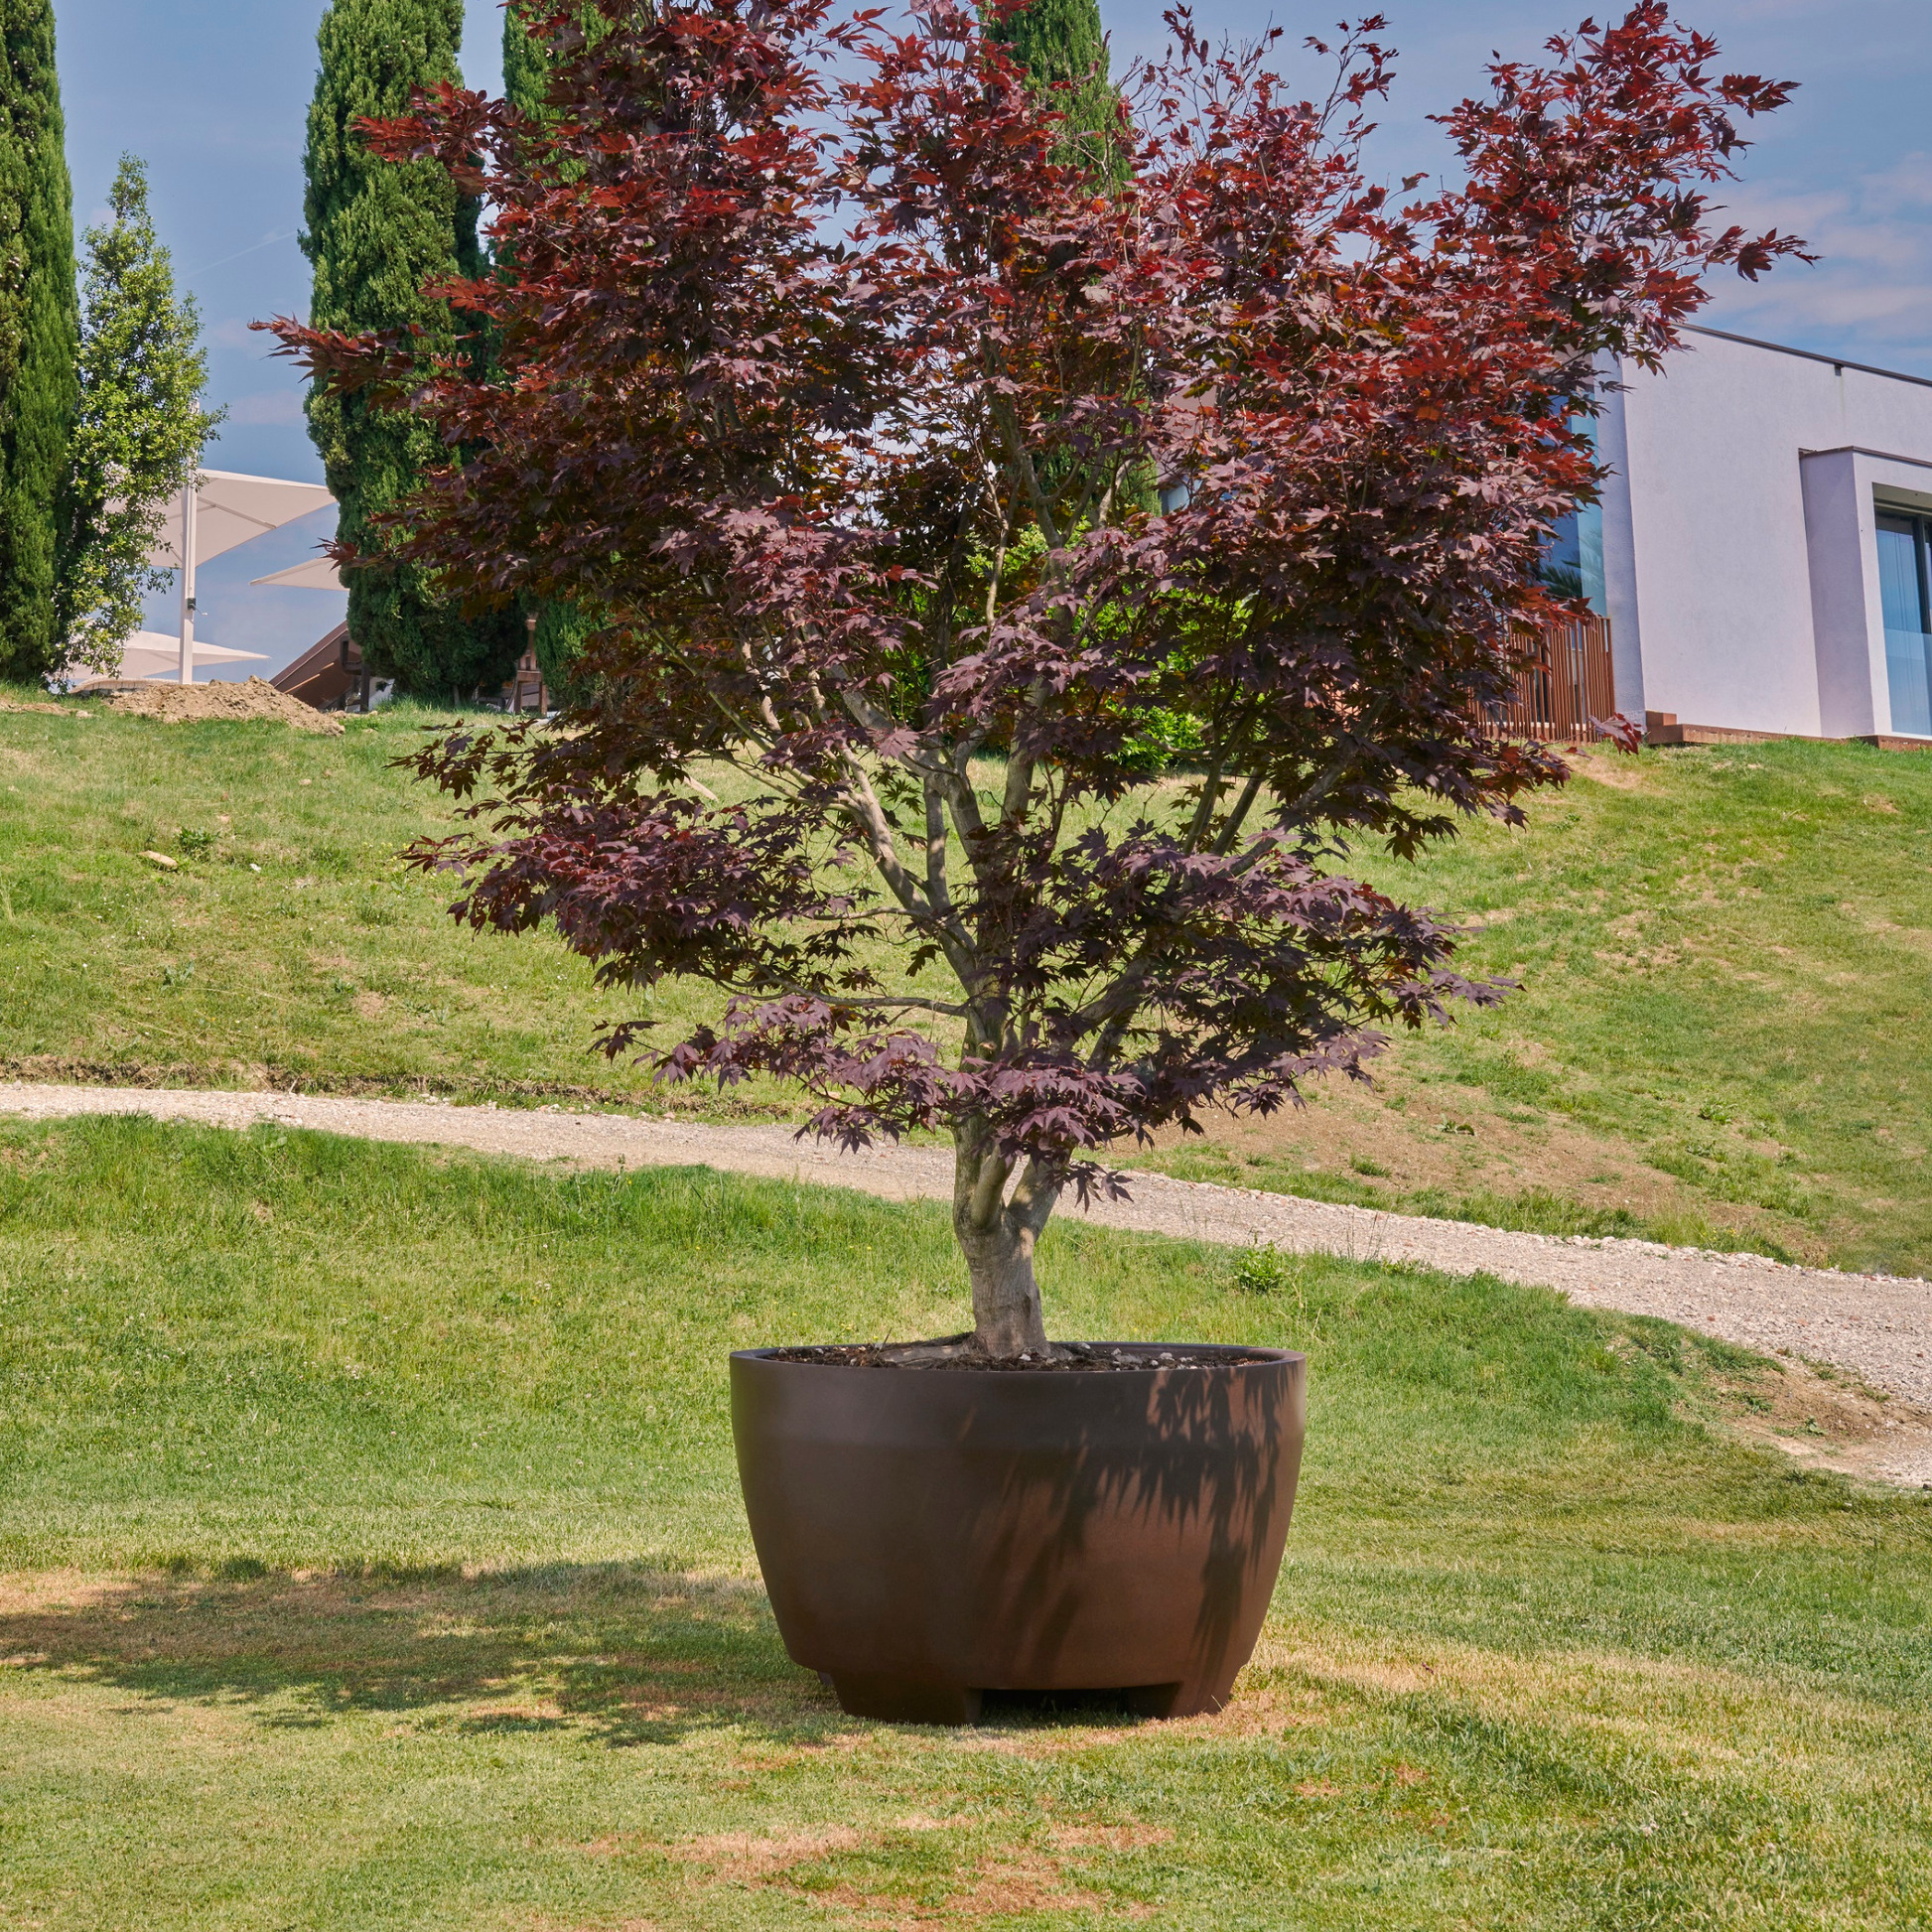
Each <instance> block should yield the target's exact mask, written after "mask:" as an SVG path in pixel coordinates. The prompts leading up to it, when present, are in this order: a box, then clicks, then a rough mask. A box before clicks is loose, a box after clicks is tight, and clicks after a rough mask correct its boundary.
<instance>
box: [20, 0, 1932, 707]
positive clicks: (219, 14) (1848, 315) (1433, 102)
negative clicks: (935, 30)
mask: <svg viewBox="0 0 1932 1932" xmlns="http://www.w3.org/2000/svg"><path fill="white" fill-rule="evenodd" d="M467 4H468V27H467V31H466V37H465V43H464V72H465V76H466V78H467V79H468V80H469V82H470V84H472V85H473V86H475V85H481V86H484V87H487V88H489V89H491V90H492V91H493V90H494V89H495V88H496V87H497V85H498V84H499V65H498V48H499V42H500V35H501V14H500V12H499V10H498V7H497V5H496V4H495V0H467ZM1101 5H1102V12H1103V15H1104V17H1105V19H1106V23H1107V26H1108V28H1109V30H1110V32H1111V34H1112V36H1113V42H1114V48H1115V68H1116V71H1119V70H1120V69H1121V68H1122V67H1123V66H1124V64H1125V63H1126V62H1127V61H1128V60H1130V59H1132V58H1133V57H1135V56H1137V55H1144V54H1148V53H1152V52H1154V51H1155V50H1156V49H1157V48H1158V46H1159V45H1160V43H1161V41H1162V39H1163V37H1164V30H1163V28H1162V24H1161V11H1162V10H1161V6H1160V5H1159V4H1155V3H1154V0H1101ZM1580 6H1581V0H1570V4H1569V6H1567V7H1566V6H1565V5H1563V4H1561V0H1391V3H1390V4H1388V5H1387V7H1386V11H1387V13H1388V16H1389V28H1388V31H1387V34H1386V35H1385V36H1384V38H1385V39H1387V40H1388V41H1390V42H1391V43H1392V44H1393V45H1394V46H1396V47H1397V48H1399V49H1400V50H1402V57H1403V58H1402V59H1401V61H1400V63H1399V66H1398V72H1397V85H1396V91H1395V95H1394V97H1393V99H1392V100H1391V102H1390V103H1389V105H1388V107H1387V109H1386V111H1385V112H1384V113H1383V115H1382V116H1381V119H1382V123H1383V126H1382V131H1381V132H1380V134H1379V135H1378V136H1377V139H1376V143H1375V146H1374V149H1373V151H1372V152H1373V155H1374V158H1375V161H1376V165H1377V166H1378V168H1379V170H1380V171H1381V172H1382V173H1384V174H1386V175H1388V176H1395V175H1399V174H1402V173H1405V172H1410V171H1413V170H1416V169H1422V168H1432V167H1435V166H1438V165H1440V164H1441V161H1442V158H1443V157H1442V150H1441V148H1440V146H1439V145H1438V141H1437V137H1436V135H1435V132H1434V130H1433V129H1432V128H1431V127H1430V126H1429V124H1428V120H1427V116H1428V115H1429V114H1430V113H1432V112H1435V111H1438V110H1440V109H1441V108H1442V107H1444V106H1445V105H1447V104H1448V103H1449V102H1450V101H1452V100H1453V99H1455V98H1456V97H1457V96H1459V95H1461V94H1463V93H1466V92H1468V91H1471V90H1472V89H1473V88H1474V87H1475V86H1476V85H1478V84H1479V82H1480V78H1481V69H1482V66H1483V63H1484V62H1485V61H1486V60H1487V59H1488V58H1489V56H1490V53H1491V52H1492V50H1493V51H1496V52H1499V53H1501V54H1502V55H1504V56H1505V57H1509V58H1522V57H1530V56H1533V55H1534V53H1535V51H1536V49H1537V47H1538V46H1539V44H1540V43H1541V41H1542V40H1543V39H1544V37H1545V36H1546V35H1548V34H1550V33H1552V32H1555V31H1558V30H1560V29H1562V28H1565V27H1567V26H1572V25H1574V24H1575V22H1576V20H1577V19H1578V18H1579V17H1580V12H1579V11H1578V10H1579V8H1580ZM324 11H325V4H324V0H56V12H57V15H58V21H59V32H60V57H61V77H62V88H63V93H64V99H65V103H66V108H67V120H68V157H69V165H70V167H71V170H72V174H73V189H74V207H75V213H76V216H77V218H78V220H79V221H80V223H81V224H82V225H84V224H85V223H86V222H87V221H88V220H89V219H90V218H93V216H94V215H95V214H96V212H97V211H98V210H99V208H100V207H101V205H102V203H103V201H104V198H105V195H106V192H107V187H108V184H109V182H110V181H111V180H112V177H113V173H114V166H115V161H116V158H117V157H118V156H119V154H120V153H121V151H122V150H123V149H131V150H132V151H133V152H134V153H136V154H139V155H140V156H141V157H142V158H143V159H144V160H145V161H146V162H147V164H148V168H149V173H150V178H151V181H152V185H153V202H154V209H155V215H156V220H157V223H158V225H159V227H160V230H161V233H162V237H163V239H164V240H166V241H167V243H168V244H169V245H170V247H171V248H172V249H173V251H174V257H175V264H176V267H177V270H178V271H179V273H180V276H181V279H182V280H183V281H184V282H185V283H186V285H187V286H189V287H191V288H193V289H194V291H195V293H196V295H197V296H198V297H199V298H200V301H201V304H202V311H203V317H204V321H205V323H206V326H207V335H208V346H209V388H210V394H211V398H212V400H214V401H217V402H220V403H223V404H225V405H226V406H227V408H228V411H229V420H228V423H227V424H226V426H225V427H224V428H223V430H222V433H221V440H220V442H219V443H218V444H217V445H215V446H214V448H213V449H212V450H211V451H210V453H209V459H208V460H209V462H210V463H211V464H212V465H213V466H215V467H217V468H220V469H224V470H244V471H252V472H256V473H259V474H263V475H270V476H283V477H297V478H303V479H319V478H320V475H321V470H320V466H319V464H318V463H317V461H316V457H315V453H314V451H313V450H312V448H311V447H310V444H309V440H308V436H307V434H306V433H305V431H304V429H303V425H302V418H301V411H300V406H299V398H300V384H299V381H298V380H297V378H296V376H295V374H294V372H293V371H292V370H290V369H289V368H288V367H287V365H286V364H282V363H278V362H273V361H269V360H267V359H265V348H266V345H265V343H264V340H263V338H261V337H260V336H252V335H250V333H249V331H248V328H247V325H248V322H249V321H250V319H252V318H254V317H257V316H269V315H273V314H275V313H277V312H280V311H293V312H296V313H300V312H301V311H302V310H303V308H304V305H305V303H306V300H307V294H308V273H307V264H306V263H305V262H304V261H303V259H302V255H301V251H300V250H299V249H298V248H297V246H296V243H295V239H294V236H295V231H296V229H297V227H298V226H299V225H300V222H301V218H302V135H303V115H304V112H305V110H306V107H307V104H308V99H309V95H310V91H311V89H312V87H313V85H314V80H315V33H316V25H317V23H318V22H319V21H320V19H321V18H322V15H323V13H324ZM1341 11H1342V10H1341V9H1340V8H1337V7H1335V6H1333V5H1321V6H1316V7H1283V6H1280V5H1275V6H1270V5H1266V4H1259V3H1258V0H1197V4H1196V7H1195V17H1196V21H1197V23H1198V24H1199V25H1200V26H1201V27H1203V28H1206V29H1209V30H1217V29H1218V30H1224V31H1226V32H1228V33H1230V34H1233V35H1236V36H1245V35H1251V34H1254V33H1256V32H1258V31H1259V30H1260V29H1261V28H1262V27H1264V26H1265V25H1267V24H1268V23H1269V22H1270V21H1273V22H1274V23H1276V24H1279V25H1282V26H1284V27H1286V28H1287V29H1288V42H1287V44H1288V45H1293V44H1294V43H1295V42H1297V41H1298V40H1299V38H1300V37H1301V36H1302V35H1303V34H1306V33H1311V32H1320V31H1322V30H1324V29H1326V28H1328V27H1329V26H1330V24H1331V22H1332V20H1333V19H1334V18H1337V17H1339V14H1340V12H1341ZM1680 12H1681V15H1682V18H1683V19H1684V20H1685V21H1686V22H1687V23H1688V24H1690V25H1692V26H1695V27H1697V28H1699V29H1701V30H1703V31H1705V32H1707V33H1711V34H1714V35H1715V36H1717V38H1718V40H1719V41H1720V43H1721V44H1722V46H1723V48H1724V60H1723V66H1724V67H1725V69H1741V70H1745V71H1752V72H1759V73H1766V74H1772V75H1776V76H1778V77H1781V78H1785V79H1794V80H1797V81H1799V82H1801V83H1802V84H1801V85H1800V87H1799V90H1798V93H1797V96H1796V98H1795V99H1794V101H1793V103H1792V105H1791V106H1790V107H1789V108H1788V109H1786V110H1785V111H1784V112H1783V113H1781V114H1779V115H1777V116H1775V117H1773V118H1772V119H1771V120H1769V121H1767V122H1765V123H1763V124H1762V126H1761V128H1760V129H1759V144H1758V145H1757V146H1756V147H1754V148H1752V149H1751V150H1750V152H1749V153H1748V154H1747V155H1746V156H1745V157H1744V166H1743V176H1744V178H1743V180H1742V181H1741V182H1740V183H1739V184H1738V185H1737V186H1736V188H1735V189H1734V190H1733V191H1732V192H1731V193H1730V194H1729V196H1728V198H1727V199H1728V201H1729V203H1730V204H1731V206H1732V207H1734V208H1735V210H1736V215H1735V218H1737V219H1740V220H1744V221H1747V222H1750V223H1752V224H1754V225H1757V226H1769V225H1771V224H1773V223H1775V224H1776V225H1777V226H1779V227H1783V228H1791V229H1795V230H1797V231H1798V232H1799V233H1801V234H1803V235H1805V236H1807V237H1808V238H1809V239H1810V241H1811V242H1812V243H1813V245H1814V246H1815V247H1816V248H1817V249H1818V251H1819V252H1820V253H1821V254H1822V256H1823V257H1824V259H1823V260H1822V261H1821V262H1820V263H1819V265H1818V266H1817V267H1815V268H1809V269H1808V268H1805V267H1802V266H1793V267H1784V268H1780V269H1778V270H1777V271H1776V272H1775V273H1774V274H1772V275H1771V276H1770V277H1768V278H1767V279H1766V280H1765V281H1764V282H1763V283H1762V284H1760V285H1758V286H1756V287H1752V286H1751V285H1750V284H1748V283H1739V282H1737V281H1736V280H1735V279H1734V278H1732V279H1730V280H1728V281H1726V282H1725V283H1723V284H1721V285H1720V286H1719V288H1718V292H1717V300H1716V301H1715V302H1714V303H1713V305H1712V307H1711V308H1710V309H1709V310H1707V311H1706V313H1705V315H1704V317H1703V320H1704V321H1706V322H1709V323H1711V324H1712V325H1713V326H1715V327H1718V328H1724V329H1731V330H1735V331H1737V332H1738V333H1740V334H1743V335H1751V336H1760V337H1764V338H1767V339H1769V340H1771V341H1775V342H1782V343H1789V344H1792V345H1796V346H1798V347H1803V348H1813V349H1820V350H1825V351H1828V352H1831V353H1835V354H1840V355H1844V356H1846V357H1848V358H1849V359H1852V360H1856V361H1864V362H1872V363H1876V364H1878V365H1879V366H1881V367H1886V368H1896V369H1904V370H1908V371H1911V372H1913V373H1915V374H1920V375H1927V376H1932V15H1928V14H1927V12H1926V10H1925V7H1924V0H1860V4H1858V5H1847V4H1845V0H1684V3H1683V5H1682V7H1681V9H1680ZM1290 58H1291V59H1293V58H1299V57H1290ZM318 523H320V524H321V526H322V527H320V528H318V527H317V525H318ZM328 533H329V531H328V525H327V516H326V514H325V516H324V517H323V518H321V519H317V518H311V519H308V520H307V522H305V523H304V524H301V525H295V526H292V527H291V528H290V529H288V530H285V531H282V532H279V533H277V534H276V535H275V536H272V537H266V538H262V539H260V540H258V541H257V542H255V543H253V544H250V545H247V546H246V547H245V548H243V549H242V550H240V551H236V552H232V553H230V555H229V556H228V557H225V558H221V559H217V560H216V561H215V562H214V563H213V564H212V565H210V566H208V567H207V570H206V571H205V572H204V574H203V580H202V583H201V585H200V586H199V587H198V588H199V590H200V592H201V595H202V601H203V618H202V623H201V630H202V634H204V635H205V636H207V637H209V638H212V639H213V640H214V641H215V642H217V643H223V644H231V645H234V646H237V647H239V648H243V649H255V650H264V651H266V652H268V653H269V664H268V665H266V666H263V667H262V668H264V669H268V668H272V667H273V666H275V665H279V664H280V663H283V662H286V661H287V659H288V658H289V657H291V656H293V655H294V654H295V652H296V651H297V650H299V649H300V648H302V647H303V646H305V645H306V644H307V643H309V642H312V641H313V640H314V639H315V638H316V637H318V636H320V635H321V634H322V632H323V631H324V630H326V629H327V628H329V626H330V625H331V624H333V623H334V622H335V621H337V618H338V616H339V615H340V609H341V605H342V599H341V598H340V597H337V596H334V595H331V594H329V593H326V592H313V591H279V592H278V591H251V590H248V589H246V588H245V586H246V580H247V579H248V578H250V577H258V576H262V575H264V574H265V573H267V572H269V571H271V570H276V569H279V568H281V567H282V566H283V565H284V564H287V563H292V562H295V561H297V560H299V559H300V558H301V557H302V556H303V555H305V554H307V553H309V552H310V551H312V549H313V547H314V545H315V544H316V542H317V541H318V540H319V538H320V537H326V536H327V535H328ZM164 606H165V600H164V601H162V602H160V603H157V604H156V605H155V607H154V608H153V616H152V617H151V621H154V622H156V624H157V627H172V620H171V619H170V618H169V616H168V615H167V613H166V610H165V608H164Z"/></svg>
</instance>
